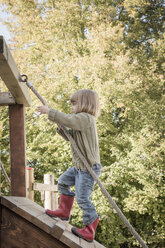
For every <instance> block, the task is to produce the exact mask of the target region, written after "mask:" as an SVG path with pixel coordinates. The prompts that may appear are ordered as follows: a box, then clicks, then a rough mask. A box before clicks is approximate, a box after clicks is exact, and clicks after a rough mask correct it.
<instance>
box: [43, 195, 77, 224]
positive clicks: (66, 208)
mask: <svg viewBox="0 0 165 248" xmlns="http://www.w3.org/2000/svg"><path fill="white" fill-rule="evenodd" d="M73 201H74V197H73V196H68V195H60V202H59V206H58V208H57V209H56V210H55V211H52V210H49V209H46V211H45V212H46V214H47V215H49V216H51V217H58V218H60V219H61V220H69V217H70V211H71V209H72V206H73Z"/></svg>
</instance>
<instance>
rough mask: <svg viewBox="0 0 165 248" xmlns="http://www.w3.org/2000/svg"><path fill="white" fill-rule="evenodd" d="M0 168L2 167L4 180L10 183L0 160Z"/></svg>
mask: <svg viewBox="0 0 165 248" xmlns="http://www.w3.org/2000/svg"><path fill="white" fill-rule="evenodd" d="M0 168H1V169H2V172H3V174H4V176H5V179H6V181H7V182H8V184H9V185H11V180H10V178H9V177H8V175H7V172H6V170H5V168H4V166H3V164H2V162H1V161H0Z"/></svg>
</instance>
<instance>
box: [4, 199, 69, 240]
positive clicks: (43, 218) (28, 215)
mask: <svg viewBox="0 0 165 248" xmlns="http://www.w3.org/2000/svg"><path fill="white" fill-rule="evenodd" d="M1 204H2V205H3V206H5V207H7V208H9V209H11V210H12V211H13V212H14V213H16V214H18V215H20V216H21V217H23V218H24V219H26V220H28V221H30V222H31V223H33V224H34V225H36V226H38V227H39V228H40V229H42V230H44V231H45V232H47V233H49V234H50V235H51V236H53V237H55V238H57V239H60V237H61V235H62V234H63V232H64V231H65V229H66V225H65V223H64V222H63V221H61V220H58V219H53V218H51V217H49V216H48V215H46V214H45V209H44V208H43V207H41V206H40V205H38V204H37V203H35V202H33V201H31V200H29V199H28V198H25V197H11V196H10V197H9V196H5V197H4V196H3V197H1Z"/></svg>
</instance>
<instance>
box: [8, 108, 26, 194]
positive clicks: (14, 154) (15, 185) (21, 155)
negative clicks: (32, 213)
mask: <svg viewBox="0 0 165 248" xmlns="http://www.w3.org/2000/svg"><path fill="white" fill-rule="evenodd" d="M9 123H10V160H11V195H12V196H26V161H25V114H24V106H23V105H21V104H16V105H10V106H9Z"/></svg>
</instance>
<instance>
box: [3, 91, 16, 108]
mask: <svg viewBox="0 0 165 248" xmlns="http://www.w3.org/2000/svg"><path fill="white" fill-rule="evenodd" d="M11 104H16V102H15V99H14V97H13V96H12V94H11V93H9V92H0V106H7V105H11Z"/></svg>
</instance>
